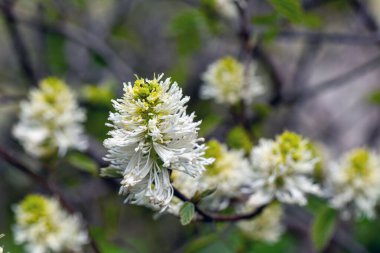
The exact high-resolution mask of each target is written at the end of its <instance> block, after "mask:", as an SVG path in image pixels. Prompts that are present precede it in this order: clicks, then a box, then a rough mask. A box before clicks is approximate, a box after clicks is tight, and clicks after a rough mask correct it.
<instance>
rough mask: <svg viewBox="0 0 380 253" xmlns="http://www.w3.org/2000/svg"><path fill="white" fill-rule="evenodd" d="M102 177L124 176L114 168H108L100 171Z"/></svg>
mask: <svg viewBox="0 0 380 253" xmlns="http://www.w3.org/2000/svg"><path fill="white" fill-rule="evenodd" d="M100 176H101V177H111V178H119V177H122V176H123V174H122V173H121V172H120V170H118V169H116V168H113V167H106V168H101V169H100Z"/></svg>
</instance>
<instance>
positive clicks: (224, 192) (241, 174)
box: [169, 140, 252, 214]
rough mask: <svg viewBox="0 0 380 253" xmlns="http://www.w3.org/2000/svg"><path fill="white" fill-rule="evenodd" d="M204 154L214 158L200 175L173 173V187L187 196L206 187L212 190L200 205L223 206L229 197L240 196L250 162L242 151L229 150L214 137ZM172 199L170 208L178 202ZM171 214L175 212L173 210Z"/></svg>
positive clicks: (206, 206)
mask: <svg viewBox="0 0 380 253" xmlns="http://www.w3.org/2000/svg"><path fill="white" fill-rule="evenodd" d="M205 157H206V158H207V157H209V158H211V157H212V158H215V160H214V162H213V163H212V164H211V165H207V166H206V171H205V172H204V173H203V174H202V175H201V176H199V177H196V178H193V177H190V176H188V175H186V174H184V173H179V172H173V173H172V177H171V178H172V181H173V186H174V187H176V189H178V190H179V191H180V192H181V193H182V194H184V195H185V196H186V197H187V198H189V199H191V198H193V197H194V196H195V195H197V194H200V193H202V192H204V191H206V190H214V191H213V193H212V195H211V196H210V197H207V198H205V199H204V201H201V205H202V207H205V208H207V209H212V210H222V209H225V208H226V207H227V206H228V205H229V204H230V201H231V200H232V199H234V198H239V197H241V196H242V193H243V188H244V187H246V186H247V185H249V182H250V180H252V170H251V169H250V166H249V162H248V160H247V159H246V158H244V153H243V151H240V150H229V149H228V148H227V147H226V146H225V145H223V144H221V143H219V142H218V141H216V140H211V141H209V142H208V143H207V150H206V154H205ZM173 200H174V201H172V202H171V203H170V209H173V210H179V207H180V206H181V203H179V201H177V199H176V198H174V199H173ZM169 211H170V210H169ZM172 213H174V214H176V212H175V211H174V212H172Z"/></svg>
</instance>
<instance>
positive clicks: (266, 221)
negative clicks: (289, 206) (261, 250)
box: [237, 203, 284, 243]
mask: <svg viewBox="0 0 380 253" xmlns="http://www.w3.org/2000/svg"><path fill="white" fill-rule="evenodd" d="M282 215H283V211H282V208H281V205H280V204H278V203H273V204H271V205H269V206H267V207H266V208H265V209H264V211H263V212H262V213H261V214H260V215H259V216H257V217H255V218H253V219H252V220H247V221H239V222H238V223H237V226H238V228H239V229H240V231H241V232H242V233H243V234H244V235H245V236H246V237H248V238H250V239H252V240H257V241H264V242H268V243H275V242H277V241H278V239H279V238H280V236H281V235H282V233H283V231H284V228H283V226H282V224H281V219H282Z"/></svg>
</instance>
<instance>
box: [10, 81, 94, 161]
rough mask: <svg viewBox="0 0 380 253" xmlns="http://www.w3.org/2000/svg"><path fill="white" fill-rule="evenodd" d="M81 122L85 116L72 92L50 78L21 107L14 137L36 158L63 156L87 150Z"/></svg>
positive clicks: (32, 92) (62, 83) (33, 91)
mask: <svg viewBox="0 0 380 253" xmlns="http://www.w3.org/2000/svg"><path fill="white" fill-rule="evenodd" d="M84 120H85V113H84V111H83V110H82V109H80V108H79V107H78V104H77V101H76V99H75V96H74V94H73V92H72V91H71V90H70V89H69V87H68V86H67V85H66V84H65V83H64V82H63V81H61V80H59V79H57V78H53V77H50V78H46V79H44V80H42V81H41V82H40V84H39V88H38V89H33V90H32V91H31V92H30V94H29V99H28V100H27V101H23V102H22V103H21V112H20V121H19V122H18V124H17V125H16V126H15V127H14V129H13V135H14V136H15V137H16V138H17V139H18V140H19V141H20V142H21V144H22V146H23V147H24V148H25V150H26V151H27V152H28V153H29V154H31V155H33V156H35V157H49V156H52V155H55V154H56V153H58V154H59V155H60V156H62V155H64V154H65V153H66V151H67V150H68V149H70V148H73V149H79V150H83V149H85V148H86V145H87V141H86V139H85V137H84V135H83V126H82V123H83V121H84Z"/></svg>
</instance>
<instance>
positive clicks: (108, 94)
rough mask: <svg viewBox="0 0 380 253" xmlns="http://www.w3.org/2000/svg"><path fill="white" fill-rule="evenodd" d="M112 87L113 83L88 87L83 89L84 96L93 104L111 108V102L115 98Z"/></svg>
mask: <svg viewBox="0 0 380 253" xmlns="http://www.w3.org/2000/svg"><path fill="white" fill-rule="evenodd" d="M112 86H113V84H112V83H106V84H105V85H102V86H96V85H86V86H85V87H84V88H83V89H82V94H83V97H84V98H85V99H86V100H87V101H88V102H90V103H92V104H100V105H105V106H111V100H112V99H113V98H114V97H115V94H114V92H113V87H112Z"/></svg>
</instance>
